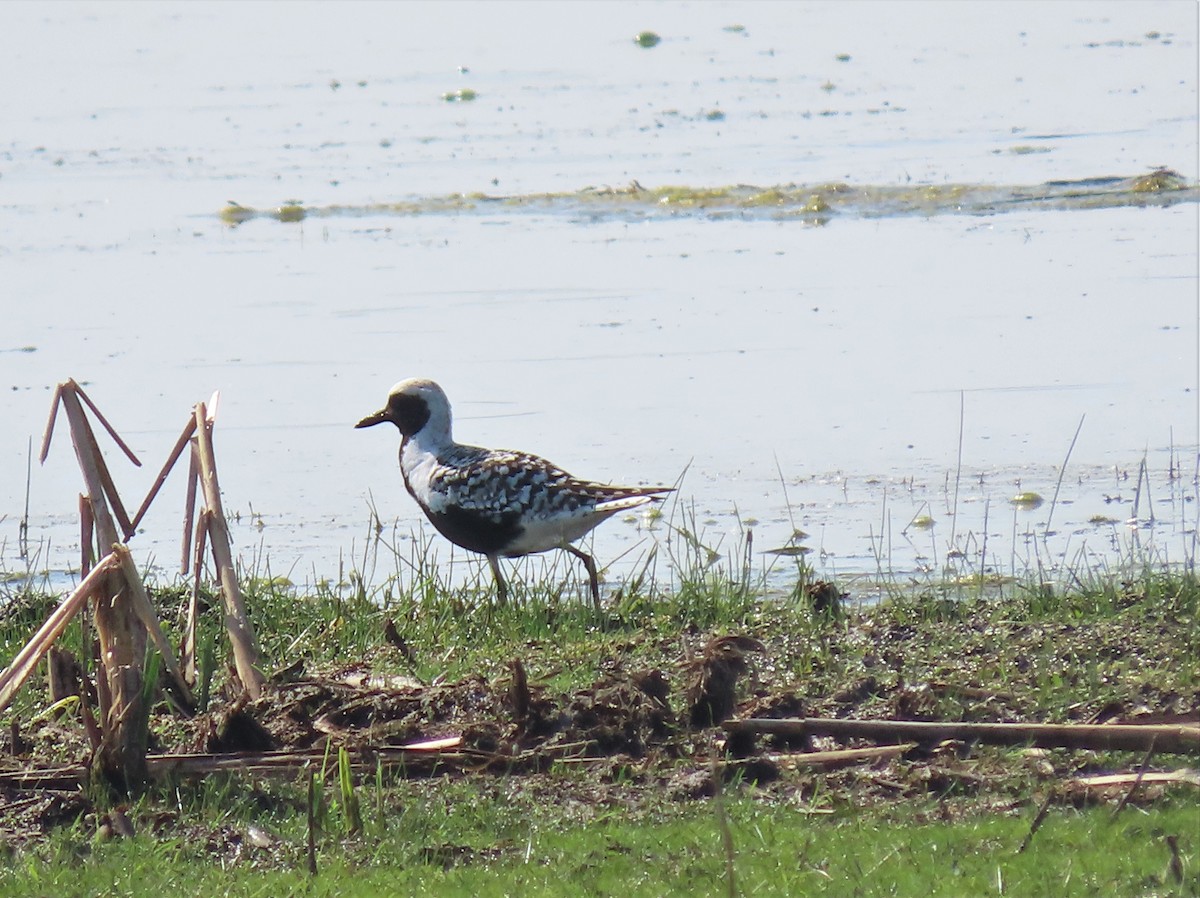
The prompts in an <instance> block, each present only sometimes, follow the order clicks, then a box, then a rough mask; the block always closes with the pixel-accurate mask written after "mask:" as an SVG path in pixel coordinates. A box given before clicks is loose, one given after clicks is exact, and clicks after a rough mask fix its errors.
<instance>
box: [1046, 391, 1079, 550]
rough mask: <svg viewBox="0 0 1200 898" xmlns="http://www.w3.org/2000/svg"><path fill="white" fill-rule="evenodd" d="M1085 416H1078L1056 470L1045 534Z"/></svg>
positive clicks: (1048, 530)
mask: <svg viewBox="0 0 1200 898" xmlns="http://www.w3.org/2000/svg"><path fill="white" fill-rule="evenodd" d="M1086 417H1087V414H1086V413H1085V414H1082V415H1080V416H1079V426H1078V427H1076V428H1075V436H1073V437H1071V445H1070V446H1068V447H1067V457H1066V458H1064V459H1063V463H1062V467H1061V468H1059V469H1058V482H1057V483H1055V484H1054V497H1053V498H1052V499H1051V500H1050V513H1049V514H1048V515H1046V533H1047V534H1049V533H1050V522H1051V521H1052V520H1054V506H1055V505H1057V504H1058V491H1059V489H1060V488H1061V487H1062V482H1063V475H1064V474H1066V473H1067V463H1068V462H1069V461H1070V460H1071V453H1072V452H1073V451H1075V441H1076V440H1078V439H1079V432H1080V431H1081V430H1083V419H1084V418H1086Z"/></svg>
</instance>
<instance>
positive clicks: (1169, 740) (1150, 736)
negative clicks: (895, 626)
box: [722, 717, 1200, 754]
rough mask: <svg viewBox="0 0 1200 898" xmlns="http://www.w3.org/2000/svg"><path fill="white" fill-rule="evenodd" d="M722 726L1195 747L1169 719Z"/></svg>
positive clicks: (1189, 732)
mask: <svg viewBox="0 0 1200 898" xmlns="http://www.w3.org/2000/svg"><path fill="white" fill-rule="evenodd" d="M722 726H724V727H725V729H726V730H728V731H729V732H732V733H752V734H768V733H769V734H775V735H783V736H840V737H858V738H865V739H903V740H914V741H916V742H920V743H925V744H927V743H930V742H941V741H944V740H946V739H960V740H963V741H968V742H970V741H974V742H983V743H987V744H989V745H1034V746H1037V747H1039V748H1078V749H1096V750H1115V751H1145V750H1147V749H1148V748H1149V746H1151V745H1154V746H1155V748H1156V750H1157V751H1159V752H1165V753H1169V754H1191V753H1193V752H1195V751H1197V750H1198V749H1200V727H1194V726H1175V725H1128V724H1120V725H1108V724H1040V723H960V722H944V723H943V722H936V723H934V722H928V721H910V720H845V719H841V718H836V719H834V718H823V717H806V718H793V719H777V718H757V719H756V718H750V719H747V720H728V721H726V722H725V723H724V724H722Z"/></svg>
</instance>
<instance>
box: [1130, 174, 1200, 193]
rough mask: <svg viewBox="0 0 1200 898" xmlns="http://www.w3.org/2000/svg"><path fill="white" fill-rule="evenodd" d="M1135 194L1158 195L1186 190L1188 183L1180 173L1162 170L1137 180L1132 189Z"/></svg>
mask: <svg viewBox="0 0 1200 898" xmlns="http://www.w3.org/2000/svg"><path fill="white" fill-rule="evenodd" d="M1130 189H1131V190H1132V191H1133V192H1134V193H1158V192H1160V191H1163V190H1186V189H1187V181H1185V180H1184V179H1183V175H1181V174H1179V172H1175V171H1171V169H1169V168H1160V169H1157V170H1155V171H1152V172H1150V174H1148V175H1142V176H1141V177H1140V178H1135V179H1134V181H1133V186H1132V187H1131V188H1130Z"/></svg>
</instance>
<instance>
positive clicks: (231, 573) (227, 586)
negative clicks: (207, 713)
mask: <svg viewBox="0 0 1200 898" xmlns="http://www.w3.org/2000/svg"><path fill="white" fill-rule="evenodd" d="M214 399H215V396H214ZM214 404H215V403H214ZM196 439H197V445H198V450H199V453H198V454H199V458H200V486H201V488H202V489H203V491H204V503H205V506H206V508H207V510H208V513H209V517H208V527H207V528H206V529H207V530H208V541H209V545H210V547H211V549H212V553H213V561H214V563H215V564H216V566H217V575H218V577H219V579H220V581H221V599H222V601H223V602H224V604H225V628H226V629H227V630H228V631H229V640H230V642H231V643H232V645H233V658H234V664H235V666H236V668H237V674H238V678H239V679H240V680H241V681H242V686H243V687H244V688H245V690H246V691H247V692H248V693H249V694H250V696H251V698H258V697H259V696H260V695H261V694H262V687H263V683H264V682H265V681H266V678H265V677H264V676H263V673H262V671H260V670H259V669H258V648H257V647H256V646H255V643H254V631H253V629H252V628H251V626H250V620H249V618H248V617H247V616H246V607H245V603H244V602H243V600H242V591H241V587H240V586H239V585H238V581H237V570H236V569H235V568H234V565H233V550H232V548H231V545H232V544H231V541H230V538H229V524H228V522H227V521H226V519H225V512H224V510H223V508H222V505H221V487H220V484H219V483H218V482H217V459H216V456H215V455H214V453H213V445H212V421H211V420H210V419H209V417H208V412H207V410H206V408H205V405H204V403H203V402H200V403H197V404H196Z"/></svg>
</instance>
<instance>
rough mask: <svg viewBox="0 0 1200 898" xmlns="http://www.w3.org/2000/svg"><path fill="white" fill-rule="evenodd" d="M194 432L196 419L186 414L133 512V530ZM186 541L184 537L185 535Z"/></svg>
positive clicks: (131, 523)
mask: <svg viewBox="0 0 1200 898" xmlns="http://www.w3.org/2000/svg"><path fill="white" fill-rule="evenodd" d="M195 432H196V419H195V418H194V417H192V416H188V421H187V424H186V425H185V426H184V428H183V433H181V434H180V435H179V439H178V440H176V441H175V446H174V447H173V448H172V449H171V454H170V455H168V456H167V460H166V462H165V463H164V464H163V466H162V470H161V471H159V472H158V477H156V478H155V479H154V483H153V485H151V487H150V491H149V492H148V493H146V498H145V499H143V500H142V504H141V507H140V508H138V510H137V513H136V514H134V516H133V520H132V521H131V522H130V526H131V528H132V529H133V530H136V529H137V525H138V524H140V523H141V522H142V518H143V517H145V515H146V512H147V511H149V509H150V503H151V502H153V501H154V499H155V497H156V496H158V491H159V490H161V489H162V485H163V484H164V483H166V481H167V475H168V474H170V473H171V469H172V468H174V467H175V462H177V461H179V456H180V455H182V454H183V450H184V449H186V448H187V446H188V441H189V440H190V439H191V438H192V434H193V433H195ZM185 542H186V537H185ZM184 573H187V571H184Z"/></svg>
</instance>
